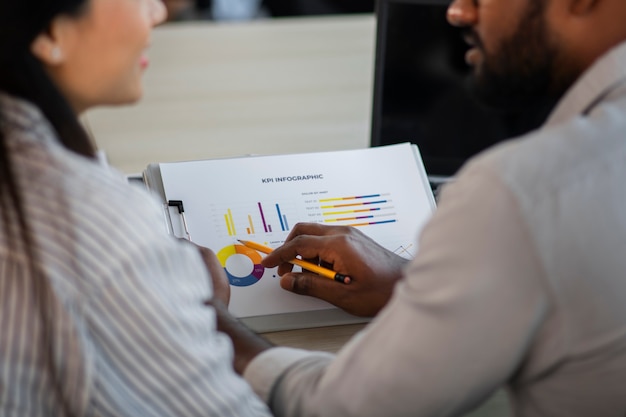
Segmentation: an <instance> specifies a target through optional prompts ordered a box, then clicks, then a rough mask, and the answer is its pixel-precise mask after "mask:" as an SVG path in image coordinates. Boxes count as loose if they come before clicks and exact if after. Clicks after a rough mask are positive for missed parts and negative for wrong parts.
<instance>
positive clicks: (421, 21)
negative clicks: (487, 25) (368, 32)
mask: <svg viewBox="0 0 626 417" xmlns="http://www.w3.org/2000/svg"><path fill="white" fill-rule="evenodd" d="M449 3H450V1H449V0H378V1H377V4H376V17H377V28H376V59H375V67H374V91H373V109H372V126H371V139H370V145H371V146H381V145H387V144H391V143H398V142H412V143H414V144H416V145H417V146H418V148H419V150H420V153H421V155H422V158H423V160H424V165H425V167H426V173H427V175H428V178H429V181H430V183H431V186H432V187H433V190H436V188H437V187H438V186H439V185H440V184H442V183H445V182H447V181H450V180H451V179H453V177H454V175H455V173H456V172H457V171H458V170H459V168H460V167H461V166H462V165H463V164H464V163H465V162H466V161H467V160H468V159H469V158H471V157H472V156H474V155H475V154H477V153H478V152H480V151H482V150H484V149H485V148H487V147H489V146H491V145H493V144H495V143H497V142H499V141H501V140H503V139H507V138H511V137H514V136H517V135H520V134H523V133H525V132H527V131H530V130H532V129H535V128H537V127H538V126H539V125H540V124H541V123H542V122H543V121H544V120H545V118H546V116H547V113H546V111H545V109H542V110H535V109H525V110H523V111H521V112H519V113H516V114H512V113H503V112H501V111H498V110H496V109H490V108H487V107H485V106H482V105H481V104H479V103H478V102H477V101H475V99H474V98H473V97H472V95H471V94H470V93H469V91H468V88H467V81H468V77H469V75H470V74H471V71H472V70H471V68H470V67H469V66H468V65H467V64H466V63H465V52H466V51H467V49H468V46H467V45H466V44H465V42H464V41H463V39H462V35H461V31H460V30H459V29H458V28H454V27H452V26H451V25H450V24H449V23H448V22H447V20H446V10H447V7H448V5H449Z"/></svg>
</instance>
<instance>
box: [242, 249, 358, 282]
mask: <svg viewBox="0 0 626 417" xmlns="http://www.w3.org/2000/svg"><path fill="white" fill-rule="evenodd" d="M239 242H241V244H242V245H244V246H247V247H249V248H251V249H254V250H258V251H259V252H262V253H265V254H267V253H271V252H272V251H273V250H274V249H272V248H270V247H268V246H265V245H261V244H260V243H257V242H252V241H250V240H239ZM289 263H290V264H293V265H298V266H301V267H302V268H304V269H306V270H307V271H311V272H315V273H316V274H319V275H321V276H323V277H326V278H330V279H333V280H335V281H337V282H341V283H343V284H349V283H350V277H347V276H345V275H343V274H340V273H339V272H335V271H333V270H331V269H328V268H324V267H323V266H319V265H315V264H312V263H311V262H307V261H303V260H302V259H298V258H295V259H292V260H291V261H289Z"/></svg>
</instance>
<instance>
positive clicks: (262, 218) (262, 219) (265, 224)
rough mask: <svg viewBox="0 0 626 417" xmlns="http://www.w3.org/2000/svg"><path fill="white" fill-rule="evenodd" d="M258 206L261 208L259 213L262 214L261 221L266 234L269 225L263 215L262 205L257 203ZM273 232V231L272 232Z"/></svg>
mask: <svg viewBox="0 0 626 417" xmlns="http://www.w3.org/2000/svg"><path fill="white" fill-rule="evenodd" d="M257 205H258V206H259V213H261V221H262V222H263V230H265V233H267V231H268V230H267V223H265V215H264V214H263V207H262V206H261V203H260V202H259V203H257ZM270 231H271V230H270Z"/></svg>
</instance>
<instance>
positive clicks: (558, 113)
mask: <svg viewBox="0 0 626 417" xmlns="http://www.w3.org/2000/svg"><path fill="white" fill-rule="evenodd" d="M624 84H626V42H622V43H621V44H619V45H618V46H616V47H615V48H613V49H611V50H610V51H609V52H608V53H607V54H605V55H604V56H602V57H600V59H598V60H597V61H596V62H595V63H594V64H593V65H592V66H591V68H589V69H588V70H587V71H586V72H585V73H583V75H582V76H581V77H580V78H579V79H578V81H576V83H575V84H574V85H573V86H572V87H571V88H570V89H569V90H568V91H567V93H565V95H564V96H563V98H562V99H561V100H560V101H559V104H558V105H557V106H556V108H555V109H554V111H553V112H552V113H551V115H550V117H549V118H548V121H547V122H546V124H545V125H544V127H547V126H553V125H556V124H560V123H563V122H565V121H567V120H570V119H571V118H573V117H575V116H577V115H581V114H588V113H589V112H590V111H591V110H592V109H593V108H594V107H595V105H596V104H598V103H599V102H601V101H602V100H603V99H605V98H606V97H607V96H609V95H610V94H611V93H612V92H614V91H615V90H616V89H618V88H620V87H621V86H622V85H624Z"/></svg>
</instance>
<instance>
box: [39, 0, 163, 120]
mask: <svg viewBox="0 0 626 417" xmlns="http://www.w3.org/2000/svg"><path fill="white" fill-rule="evenodd" d="M165 17H166V11H165V7H164V6H163V4H162V2H161V0H88V3H87V4H86V9H85V10H84V12H83V13H81V14H80V15H79V16H77V17H74V16H59V17H56V18H55V19H54V21H53V22H52V24H51V27H50V30H49V31H47V32H46V33H42V34H41V35H39V37H38V38H37V39H36V40H35V41H34V42H33V45H32V50H33V53H34V54H35V55H36V56H37V57H38V58H39V59H41V60H42V61H43V62H44V65H45V67H46V69H47V70H48V73H49V74H50V76H51V77H52V79H53V81H54V82H55V83H56V85H57V86H58V87H59V89H60V90H61V92H62V93H63V94H64V95H65V97H66V98H67V99H68V100H69V102H70V104H71V105H72V107H73V108H74V110H76V112H78V113H80V112H82V111H84V110H86V109H87V108H90V107H93V106H98V105H115V104H123V103H132V102H134V101H136V100H138V99H139V98H140V97H141V95H142V85H141V76H142V73H143V71H144V70H145V69H146V68H147V66H148V63H149V61H148V57H147V54H146V51H147V48H148V46H149V44H150V32H151V30H152V28H153V27H154V26H155V25H157V24H159V23H161V22H163V20H164V19H165Z"/></svg>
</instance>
